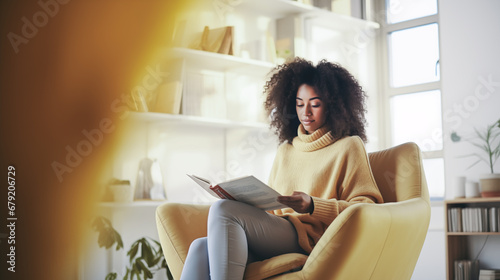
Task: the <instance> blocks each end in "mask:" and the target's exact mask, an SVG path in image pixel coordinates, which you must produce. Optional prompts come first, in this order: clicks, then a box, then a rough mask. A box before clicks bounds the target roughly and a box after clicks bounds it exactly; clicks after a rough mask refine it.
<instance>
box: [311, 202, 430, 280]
mask: <svg viewBox="0 0 500 280" xmlns="http://www.w3.org/2000/svg"><path fill="white" fill-rule="evenodd" d="M429 216H430V207H429V204H428V203H427V202H426V201H425V200H423V199H421V198H415V199H410V200H407V201H403V202H395V203H385V204H365V203H360V204H356V205H353V206H351V207H348V208H347V209H346V210H345V211H343V212H342V213H341V215H339V216H338V217H337V218H336V219H335V220H334V221H333V222H332V224H331V225H330V226H329V227H328V229H327V230H326V232H325V233H324V234H323V236H322V237H321V239H320V240H319V242H318V243H317V244H316V246H315V248H314V249H313V251H312V252H311V254H310V255H309V258H308V259H307V261H306V263H305V265H304V268H303V270H302V272H303V275H304V277H305V278H306V279H410V278H411V275H412V273H413V269H414V266H415V263H416V261H417V259H418V256H419V254H420V250H421V247H422V244H423V242H424V240H425V236H426V233H427V228H428V225H429ZM401 248H404V249H401ZM395 259H396V260H397V262H395V261H394V260H395ZM358 264H363V266H362V267H360V266H358ZM391 276H392V277H391Z"/></svg>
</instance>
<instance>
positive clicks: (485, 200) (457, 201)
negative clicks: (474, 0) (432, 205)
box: [445, 197, 500, 204]
mask: <svg viewBox="0 0 500 280" xmlns="http://www.w3.org/2000/svg"><path fill="white" fill-rule="evenodd" d="M488 202H500V197H475V198H455V199H452V200H445V203H446V204H469V203H488Z"/></svg>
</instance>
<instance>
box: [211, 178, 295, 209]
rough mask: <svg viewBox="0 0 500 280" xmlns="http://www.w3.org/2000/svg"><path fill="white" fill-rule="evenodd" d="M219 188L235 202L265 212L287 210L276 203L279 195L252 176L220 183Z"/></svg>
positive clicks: (284, 206) (282, 205)
mask: <svg viewBox="0 0 500 280" xmlns="http://www.w3.org/2000/svg"><path fill="white" fill-rule="evenodd" d="M219 186H220V187H221V188H223V189H224V190H225V191H226V192H227V193H229V194H230V195H231V196H232V197H234V198H235V199H236V200H237V201H241V202H244V203H247V204H250V205H253V206H255V207H257V208H260V209H263V210H265V211H269V210H276V209H282V208H287V207H288V206H286V205H284V204H281V203H279V202H278V201H276V199H277V198H278V196H280V194H279V193H278V192H277V191H275V190H273V189H272V188H270V187H269V186H267V185H266V184H264V183H263V182H261V181H260V180H259V179H257V178H255V177H254V176H248V177H244V178H240V179H235V180H231V181H228V182H224V183H220V184H219Z"/></svg>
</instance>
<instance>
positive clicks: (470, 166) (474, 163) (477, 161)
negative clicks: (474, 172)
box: [466, 159, 481, 169]
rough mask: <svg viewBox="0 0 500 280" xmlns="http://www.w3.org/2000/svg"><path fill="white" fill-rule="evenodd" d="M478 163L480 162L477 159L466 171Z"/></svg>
mask: <svg viewBox="0 0 500 280" xmlns="http://www.w3.org/2000/svg"><path fill="white" fill-rule="evenodd" d="M480 162H481V160H480V159H478V160H477V161H476V162H474V163H473V164H471V165H469V166H468V167H467V168H466V169H470V168H472V167H473V166H474V165H476V164H478V163H480Z"/></svg>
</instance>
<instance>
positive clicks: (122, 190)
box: [111, 184, 134, 203]
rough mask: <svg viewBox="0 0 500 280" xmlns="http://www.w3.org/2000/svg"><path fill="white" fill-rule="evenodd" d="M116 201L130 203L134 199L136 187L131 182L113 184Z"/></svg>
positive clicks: (112, 188)
mask: <svg viewBox="0 0 500 280" xmlns="http://www.w3.org/2000/svg"><path fill="white" fill-rule="evenodd" d="M111 190H112V192H113V198H114V201H115V202H120V203H130V202H132V201H133V200H134V188H133V187H132V186H131V185H130V184H115V185H111Z"/></svg>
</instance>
